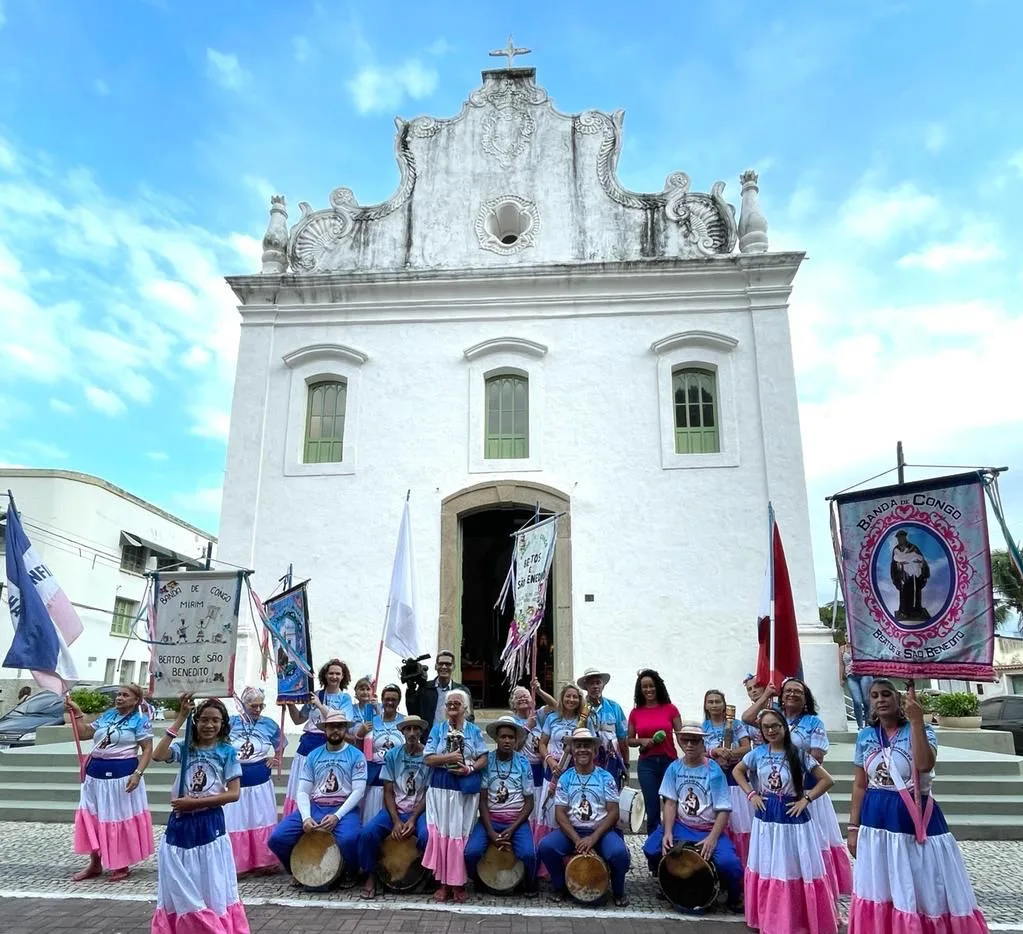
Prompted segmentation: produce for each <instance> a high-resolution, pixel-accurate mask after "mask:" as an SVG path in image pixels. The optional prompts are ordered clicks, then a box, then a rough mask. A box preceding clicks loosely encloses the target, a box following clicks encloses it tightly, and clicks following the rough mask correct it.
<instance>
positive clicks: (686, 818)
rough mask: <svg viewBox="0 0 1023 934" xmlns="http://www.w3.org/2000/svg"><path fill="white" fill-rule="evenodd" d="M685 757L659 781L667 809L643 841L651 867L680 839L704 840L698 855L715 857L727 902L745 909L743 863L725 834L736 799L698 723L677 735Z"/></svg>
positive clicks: (738, 909) (665, 808)
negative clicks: (709, 754) (659, 824)
mask: <svg viewBox="0 0 1023 934" xmlns="http://www.w3.org/2000/svg"><path fill="white" fill-rule="evenodd" d="M675 735H676V736H677V737H678V741H679V745H681V747H682V758H681V759H676V760H675V761H674V762H672V763H671V765H669V766H668V771H667V772H666V773H665V775H664V780H663V781H662V782H661V788H660V792H659V794H660V796H661V797H662V798H663V799H664V814H663V819H662V821H661V826H660V827H658V828H657V829H656V830H655V831H654V832H653V833H652V834H650V836H649V837H647V840H646V843H644V844H643V853H644V854H645V855H646V858H647V862H648V863H649V864H650V871H651V872H652V873H655V874H656V873H657V867H658V865H659V863H660V862H661V857H662V855H663V854H665V853H667V852H668V851H669V850H670V849H671V848H672V847H673V846H674V845H675V844H676V843H698V844H700V855H701V856H702V857H703V858H704V859H705V860H708V861H713V863H714V865H715V866H716V867H717V871H718V875H720V877H721V879H722V881H723V882H724V884H725V887H726V888H727V890H728V907H729V909H730V910H732V911H741V910H742V865H741V864H740V862H739V857H738V856H737V855H736V852H735V847H734V846H733V845H732V841H731V840H730V839H729V838H728V837H727V836H725V832H724V831H725V828H726V827H727V826H728V818H729V817H730V816H731V811H732V802H731V799H730V797H729V793H728V781H727V779H726V778H725V773H724V772H723V771H722V770H721V766H719V765H718V764H717V763H716V762H715V761H714V760H713V759H708V758H707V756H706V752H705V747H704V742H703V740H704V737H705V735H706V734H705V733H704V731H703V727H702V726H701V725H700V724H699V723H693V722H688V723H683V724H682V729H681V730H678V731H677V732H676V734H675Z"/></svg>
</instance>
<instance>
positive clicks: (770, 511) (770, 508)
mask: <svg viewBox="0 0 1023 934" xmlns="http://www.w3.org/2000/svg"><path fill="white" fill-rule="evenodd" d="M767 528H768V543H767V554H768V558H767V562H768V564H767V567H768V572H767V573H768V579H769V581H770V588H771V602H770V604H769V605H768V617H767V627H768V630H767V631H768V636H767V637H768V639H769V640H770V643H769V655H768V676H767V677H768V679H769V680H770V681H772V682H773V681H774V660H775V650H774V642H775V639H774V534H775V533H774V505H773V504H772V503H771V501H770V500H768V501H767ZM778 688H779V689H780V688H781V685H778Z"/></svg>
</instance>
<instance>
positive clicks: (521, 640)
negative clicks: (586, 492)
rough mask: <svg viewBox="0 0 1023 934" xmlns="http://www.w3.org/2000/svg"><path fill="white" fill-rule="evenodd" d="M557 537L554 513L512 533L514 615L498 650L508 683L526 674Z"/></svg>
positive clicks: (541, 612) (511, 582) (511, 574)
mask: <svg viewBox="0 0 1023 934" xmlns="http://www.w3.org/2000/svg"><path fill="white" fill-rule="evenodd" d="M557 539H558V517H557V516H551V518H549V519H545V520H544V521H543V522H538V523H537V524H536V525H531V526H529V527H528V528H525V529H522V530H521V531H519V532H516V533H515V550H514V552H513V555H512V566H511V570H510V571H509V579H510V585H511V589H512V591H513V593H514V595H515V615H514V616H513V617H512V621H511V623H510V625H509V626H508V641H507V642H506V643H505V646H504V651H503V652H502V653H501V667H502V669H503V670H504V673H505V675H507V677H508V680H509V681H510V682H511V683H515V682H516V681H518V680H519V679H520V678H522V676H523V675H524V674H525V672H526V669H527V666H528V663H529V653H530V647H531V645H532V642H533V636H535V635H536V633H537V630H538V629H539V628H540V623H541V622H543V614H544V609H545V608H546V606H547V582H548V580H549V578H550V570H551V562H552V561H553V560H554V547H555V545H556V544H557ZM503 593H504V592H503V591H502V596H503ZM500 599H501V598H498V602H500Z"/></svg>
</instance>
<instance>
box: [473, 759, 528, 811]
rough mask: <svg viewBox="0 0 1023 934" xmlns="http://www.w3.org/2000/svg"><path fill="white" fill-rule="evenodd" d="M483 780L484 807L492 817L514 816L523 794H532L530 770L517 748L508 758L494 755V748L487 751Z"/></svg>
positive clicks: (521, 804)
mask: <svg viewBox="0 0 1023 934" xmlns="http://www.w3.org/2000/svg"><path fill="white" fill-rule="evenodd" d="M482 781H483V787H482V790H484V791H486V793H487V807H488V808H489V809H490V816H491V817H493V818H494V819H495V820H499V821H504V822H505V823H510V822H511V821H513V820H515V818H516V817H517V816H518V814H519V812H520V811H521V810H522V806H523V805H524V804H525V802H526V798H532V797H533V770H532V769H531V768H530V767H529V761H528V760H527V759H526V757H525V756H524V755H522V753H520V752H513V753H512V757H511V759H509V760H508V761H507V762H504V761H502V760H501V759H499V758H498V757H497V751H496V750H495V751H494V752H491V753H489V754H488V755H487V767H486V769H485V770H484V772H483V775H482Z"/></svg>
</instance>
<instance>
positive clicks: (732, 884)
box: [643, 820, 742, 905]
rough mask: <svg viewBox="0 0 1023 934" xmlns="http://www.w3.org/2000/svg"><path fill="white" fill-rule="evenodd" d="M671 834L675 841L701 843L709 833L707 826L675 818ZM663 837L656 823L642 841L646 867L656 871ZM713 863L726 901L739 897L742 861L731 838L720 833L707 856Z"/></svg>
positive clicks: (661, 828) (733, 902)
mask: <svg viewBox="0 0 1023 934" xmlns="http://www.w3.org/2000/svg"><path fill="white" fill-rule="evenodd" d="M671 835H672V837H673V838H674V840H675V842H676V843H702V842H703V841H704V840H706V839H707V837H708V836H709V835H710V831H709V830H693V828H692V827H687V826H686V825H685V824H683V823H682V821H680V820H676V821H675V826H674V827H673V828H672V831H671ZM663 841H664V828H663V827H658V828H657V829H656V830H655V831H654V832H653V833H652V834H650V836H649V837H647V838H646V843H644V844H643V855H644V856H645V857H646V861H647V864H648V865H649V866H650V871H651V872H652V873H654V874H655V875H656V873H657V867H658V866H659V865H660V862H661V845H662V843H663ZM711 859H713V861H714V865H715V866H716V867H717V871H718V875H719V876H720V877H721V881H722V882H723V883H724V884H725V888H726V889H727V890H728V901H729V902H731V903H732V904H733V905H736V904H738V903H739V902H740V901H742V863H740V862H739V857H738V856H737V855H736V852H735V847H734V846H733V845H732V841H731V840H729V839H728V837H726V836H725V835H724V833H722V834H721V836H720V837H718V843H717V846H716V847H714V855H713V856H712V857H711Z"/></svg>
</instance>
